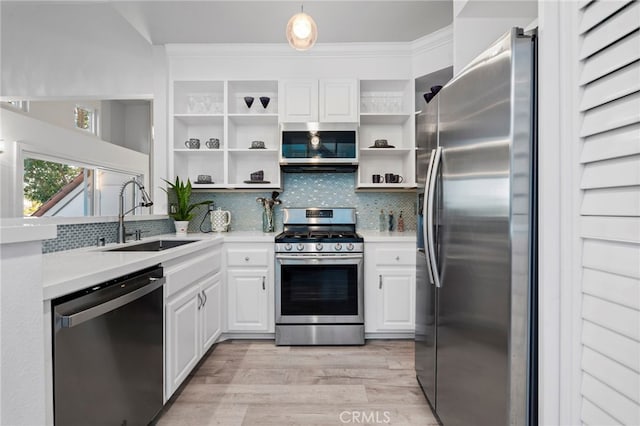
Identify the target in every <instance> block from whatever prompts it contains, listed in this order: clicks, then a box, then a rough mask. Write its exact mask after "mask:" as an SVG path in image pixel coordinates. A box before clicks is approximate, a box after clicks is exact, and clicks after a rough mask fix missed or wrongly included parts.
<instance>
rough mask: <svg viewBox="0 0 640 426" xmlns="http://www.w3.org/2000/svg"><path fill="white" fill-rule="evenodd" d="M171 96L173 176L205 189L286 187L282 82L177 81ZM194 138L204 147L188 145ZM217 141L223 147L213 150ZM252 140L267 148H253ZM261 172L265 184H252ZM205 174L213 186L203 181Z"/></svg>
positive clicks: (170, 123) (262, 182)
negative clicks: (281, 135) (282, 181)
mask: <svg viewBox="0 0 640 426" xmlns="http://www.w3.org/2000/svg"><path fill="white" fill-rule="evenodd" d="M171 96H172V101H171V102H170V106H171V116H172V120H169V125H170V133H169V134H170V135H172V137H173V142H172V148H173V150H172V154H173V155H171V161H170V164H171V165H172V170H173V173H171V174H172V175H177V176H180V177H181V178H183V179H185V180H186V179H187V178H190V179H191V181H192V183H194V188H200V189H218V188H220V189H224V188H251V189H256V190H263V189H265V188H280V167H279V165H278V143H279V138H278V104H279V102H278V82H277V81H275V80H225V81H222V80H220V81H173V84H172V91H171ZM250 98H251V99H252V100H251V99H250ZM245 99H246V100H245ZM191 138H196V139H199V140H200V147H199V148H188V147H187V146H185V142H186V141H187V140H189V139H191ZM211 138H215V139H218V140H219V147H217V148H215V147H209V146H207V144H206V142H207V141H208V140H209V139H211ZM252 141H262V142H264V146H265V147H264V148H260V149H252V148H251V142H252ZM210 146H214V145H210ZM260 170H262V171H263V173H264V179H263V181H261V182H255V181H254V182H251V179H250V177H251V173H253V172H257V171H260ZM199 175H209V176H211V180H212V182H211V183H204V184H199V183H197V182H196V180H197V177H198V176H199Z"/></svg>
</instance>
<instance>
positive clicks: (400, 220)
mask: <svg viewBox="0 0 640 426" xmlns="http://www.w3.org/2000/svg"><path fill="white" fill-rule="evenodd" d="M398 232H404V218H403V217H402V210H400V216H398Z"/></svg>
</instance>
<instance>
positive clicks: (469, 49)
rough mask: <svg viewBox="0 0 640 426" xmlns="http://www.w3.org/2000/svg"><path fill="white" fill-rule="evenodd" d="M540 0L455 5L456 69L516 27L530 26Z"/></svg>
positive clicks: (471, 0)
mask: <svg viewBox="0 0 640 426" xmlns="http://www.w3.org/2000/svg"><path fill="white" fill-rule="evenodd" d="M537 7H538V5H537V2H536V1H530V0H503V1H485V0H464V1H458V0H456V1H455V2H454V7H453V13H454V15H453V73H454V75H455V74H457V73H458V72H459V71H460V70H462V69H463V68H464V67H465V66H466V65H467V64H468V63H469V62H471V60H472V59H473V58H475V57H476V56H477V55H478V54H480V53H481V52H482V51H484V50H485V49H486V48H487V47H489V46H490V45H491V44H493V42H494V41H496V40H497V39H498V38H499V37H500V36H501V35H503V34H504V33H506V32H507V31H509V29H511V28H512V27H515V26H519V27H522V28H525V27H527V26H528V25H529V24H530V23H531V22H532V21H533V20H535V19H536V18H537V16H538V9H537Z"/></svg>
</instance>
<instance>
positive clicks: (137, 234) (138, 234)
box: [134, 229, 149, 241]
mask: <svg viewBox="0 0 640 426" xmlns="http://www.w3.org/2000/svg"><path fill="white" fill-rule="evenodd" d="M148 232H149V231H143V230H142V229H136V230H135V231H134V235H135V237H134V238H135V239H136V241H140V240H141V239H142V234H146V233H148Z"/></svg>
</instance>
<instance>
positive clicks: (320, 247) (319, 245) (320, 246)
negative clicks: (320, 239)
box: [316, 243, 323, 251]
mask: <svg viewBox="0 0 640 426" xmlns="http://www.w3.org/2000/svg"><path fill="white" fill-rule="evenodd" d="M322 247H323V246H322V243H318V244H316V250H318V251H322Z"/></svg>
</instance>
